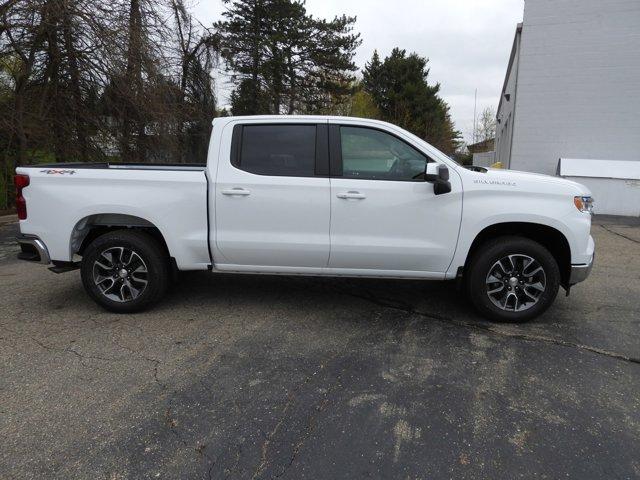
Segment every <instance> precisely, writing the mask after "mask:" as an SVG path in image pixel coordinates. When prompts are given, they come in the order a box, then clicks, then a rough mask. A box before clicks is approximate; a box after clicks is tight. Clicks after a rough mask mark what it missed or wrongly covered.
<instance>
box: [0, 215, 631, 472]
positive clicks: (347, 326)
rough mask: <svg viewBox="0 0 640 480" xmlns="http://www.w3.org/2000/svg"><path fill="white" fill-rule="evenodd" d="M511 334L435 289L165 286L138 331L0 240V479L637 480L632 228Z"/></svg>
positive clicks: (209, 278)
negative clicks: (567, 292)
mask: <svg viewBox="0 0 640 480" xmlns="http://www.w3.org/2000/svg"><path fill="white" fill-rule="evenodd" d="M595 222H596V223H595V224H594V226H593V235H594V237H595V239H596V243H597V263H596V266H595V268H594V270H593V273H592V275H591V277H590V278H589V279H588V280H587V282H585V283H584V284H582V285H579V286H577V287H575V288H574V289H573V291H572V293H571V296H569V297H564V296H559V297H558V300H557V301H556V303H555V305H554V306H553V307H552V308H551V309H550V310H549V311H548V312H547V313H546V314H545V315H544V316H543V317H541V318H539V319H537V320H535V321H533V322H531V323H528V324H524V325H500V324H491V323H488V322H485V321H483V320H481V319H480V318H479V317H478V316H477V315H476V314H475V313H473V311H472V310H471V309H470V307H469V306H468V304H467V303H466V302H465V301H464V300H463V299H462V298H461V296H460V295H459V294H458V293H457V292H456V290H455V288H454V286H453V285H452V284H448V283H437V282H436V283H431V282H417V281H415V282H414V281H382V280H336V279H313V278H298V277H293V278H290V277H267V276H261V277H255V276H230V275H212V274H209V273H206V272H203V273H192V274H183V275H181V276H180V278H179V283H178V284H177V285H176V286H175V288H174V289H173V291H172V292H171V294H170V295H169V296H168V298H167V299H166V301H165V302H164V303H162V304H161V305H160V306H158V307H157V308H156V309H154V310H152V311H149V312H145V313H142V314H138V315H123V316H117V315H113V314H110V313H107V312H104V311H102V310H100V309H99V308H98V307H97V306H96V305H95V304H93V303H92V302H91V301H90V300H89V298H88V297H87V296H86V295H85V294H84V292H83V289H82V286H81V283H80V278H79V275H78V272H72V273H67V274H63V275H56V274H54V273H51V272H49V271H48V270H46V268H44V267H42V266H39V265H32V264H27V263H23V262H18V261H17V260H15V259H14V257H15V248H14V246H13V244H12V237H13V236H14V235H15V233H16V231H17V230H16V226H15V224H10V225H5V226H2V227H0V305H1V308H0V441H1V443H0V478H2V479H42V478H60V479H68V478H74V479H105V480H119V479H139V478H140V479H146V478H150V479H155V478H170V479H173V478H176V479H177V478H180V479H191V478H194V479H199V478H204V479H209V478H211V479H219V478H242V479H245V478H256V479H257V478H260V479H266V478H276V477H278V478H289V479H301V478H312V479H338V478H350V479H351V478H403V479H405V478H406V479H422V478H424V479H427V478H463V479H464V478H469V479H479V478H560V477H563V478H564V477H566V478H578V479H591V478H593V479H602V478H607V479H609V478H620V479H626V478H640V364H639V362H640V329H639V324H640V305H639V300H640V221H638V220H637V219H635V220H632V219H627V220H624V219H616V218H606V217H596V219H595Z"/></svg>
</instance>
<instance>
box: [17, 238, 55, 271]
mask: <svg viewBox="0 0 640 480" xmlns="http://www.w3.org/2000/svg"><path fill="white" fill-rule="evenodd" d="M16 242H18V245H20V253H18V258H19V259H20V260H26V261H28V262H35V263H41V264H43V265H49V264H50V263H51V257H49V250H47V246H46V245H45V244H44V242H43V241H42V240H40V239H39V238H38V237H36V236H35V235H23V234H20V235H18V237H16Z"/></svg>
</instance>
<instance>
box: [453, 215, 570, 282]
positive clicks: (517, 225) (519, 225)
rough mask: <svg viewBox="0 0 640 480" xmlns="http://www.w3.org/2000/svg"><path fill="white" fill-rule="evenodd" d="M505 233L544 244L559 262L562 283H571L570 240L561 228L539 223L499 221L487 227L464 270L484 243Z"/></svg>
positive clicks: (469, 256) (477, 237) (476, 239)
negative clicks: (557, 228)
mask: <svg viewBox="0 0 640 480" xmlns="http://www.w3.org/2000/svg"><path fill="white" fill-rule="evenodd" d="M503 235H517V236H520V237H525V238H528V239H530V240H533V241H535V242H538V243H539V244H541V245H542V246H544V247H545V248H546V249H547V250H549V252H550V253H551V255H553V257H554V258H555V259H556V262H558V267H559V268H560V275H561V283H562V285H563V286H564V285H567V284H568V283H569V276H570V275H571V248H570V247H569V242H568V241H567V239H566V237H565V236H564V235H563V234H562V232H560V231H559V230H556V229H555V228H553V227H549V226H547V225H541V224H539V223H524V222H510V223H498V224H496V225H491V226H489V227H487V228H485V229H484V230H482V231H481V232H480V233H479V234H478V235H477V236H476V238H475V240H474V241H473V243H472V244H471V248H470V249H469V254H468V255H467V261H466V262H465V265H464V270H465V271H466V270H467V268H468V266H469V263H470V261H471V259H472V258H473V256H474V255H475V253H476V252H477V250H478V249H479V248H480V247H481V246H482V244H484V243H485V242H487V241H488V240H490V239H493V238H496V237H499V236H503Z"/></svg>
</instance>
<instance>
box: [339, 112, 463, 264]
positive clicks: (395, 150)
mask: <svg viewBox="0 0 640 480" xmlns="http://www.w3.org/2000/svg"><path fill="white" fill-rule="evenodd" d="M329 129H330V145H331V176H332V178H331V257H330V260H329V266H330V267H331V268H340V269H358V270H384V271H387V272H388V273H389V274H390V275H396V274H397V275H402V272H409V271H412V272H424V273H427V272H430V273H438V274H439V273H444V272H446V270H447V268H448V266H449V264H450V263H451V260H452V258H453V254H454V253H455V248H456V242H457V238H458V231H459V228H460V218H461V215H462V185H461V182H460V180H459V177H458V176H457V175H452V176H451V184H452V191H451V192H450V193H447V194H443V195H435V193H434V189H433V185H432V184H431V183H427V182H425V181H424V175H423V174H424V171H425V164H426V163H427V162H431V161H434V160H433V159H431V158H429V157H428V156H427V154H425V153H424V152H422V151H421V150H419V149H418V148H417V147H415V146H413V145H411V144H410V143H409V142H407V141H406V140H405V139H403V138H400V137H399V136H397V135H396V134H394V133H392V132H389V131H385V130H383V129H380V128H375V127H368V126H363V125H358V124H353V123H351V124H342V125H338V124H336V125H333V124H331V125H330V126H329ZM411 275H412V276H413V275H415V274H411Z"/></svg>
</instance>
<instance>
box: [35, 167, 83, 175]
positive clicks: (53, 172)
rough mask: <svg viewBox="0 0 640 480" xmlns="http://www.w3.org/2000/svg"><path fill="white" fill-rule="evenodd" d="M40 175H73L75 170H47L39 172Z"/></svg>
mask: <svg viewBox="0 0 640 480" xmlns="http://www.w3.org/2000/svg"><path fill="white" fill-rule="evenodd" d="M40 173H46V174H47V175H73V174H74V173H76V171H75V170H60V169H57V168H47V169H46V170H40Z"/></svg>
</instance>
